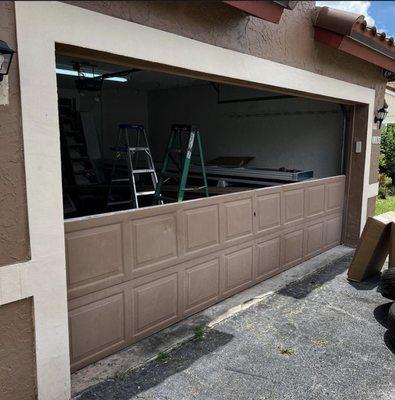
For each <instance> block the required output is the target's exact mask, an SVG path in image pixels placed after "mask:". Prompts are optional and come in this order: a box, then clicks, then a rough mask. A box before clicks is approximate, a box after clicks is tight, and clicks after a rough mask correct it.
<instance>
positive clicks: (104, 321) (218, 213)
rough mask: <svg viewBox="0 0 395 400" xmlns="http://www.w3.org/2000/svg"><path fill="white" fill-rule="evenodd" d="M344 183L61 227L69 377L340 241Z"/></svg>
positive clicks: (294, 186) (279, 190)
mask: <svg viewBox="0 0 395 400" xmlns="http://www.w3.org/2000/svg"><path fill="white" fill-rule="evenodd" d="M344 185H345V177H344V176H337V177H331V178H325V179H320V180H314V181H308V182H303V183H297V184H291V185H284V186H277V187H274V188H265V189H258V190H252V191H248V192H242V193H236V194H229V195H224V196H216V197H212V198H205V199H199V200H194V201H189V202H184V203H177V204H169V205H165V206H158V207H151V208H146V209H140V210H134V211H133V210H132V211H120V212H116V213H111V214H105V215H98V216H92V217H85V218H80V219H75V220H69V221H66V222H65V232H66V257H67V279H68V288H69V290H68V293H69V327H70V351H71V362H72V370H77V369H79V368H81V367H83V366H85V365H87V364H89V363H91V362H93V361H95V360H98V359H100V358H103V357H104V356H106V355H109V354H111V353H114V352H115V351H117V350H119V349H121V348H123V347H126V346H128V345H130V344H131V343H133V342H136V341H138V340H140V339H142V338H143V337H146V336H148V335H150V334H152V333H154V332H157V331H159V330H160V329H163V328H165V327H166V326H169V325H171V324H173V323H175V322H177V321H179V320H181V319H183V318H185V317H187V316H189V315H191V314H193V313H195V312H197V311H199V310H202V309H204V308H206V307H208V306H209V305H211V304H214V303H216V302H218V301H220V300H222V299H224V298H226V297H228V296H231V295H232V294H234V293H237V292H239V291H241V290H243V289H246V288H247V287H249V286H252V285H254V284H256V283H258V282H260V281H262V280H264V279H267V278H268V277H270V276H273V275H275V274H278V273H279V272H281V271H283V270H286V269H288V268H290V267H292V266H294V265H296V264H298V263H300V262H302V261H303V260H306V259H308V258H310V257H312V256H314V255H316V254H318V253H320V252H323V251H325V250H327V249H329V248H331V247H333V246H335V245H337V244H339V243H340V240H341V230H342V218H343V198H344Z"/></svg>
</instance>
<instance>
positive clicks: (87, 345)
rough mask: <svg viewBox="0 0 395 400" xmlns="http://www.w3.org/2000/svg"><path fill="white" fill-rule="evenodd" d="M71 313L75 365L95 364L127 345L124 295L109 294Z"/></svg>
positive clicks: (72, 348)
mask: <svg viewBox="0 0 395 400" xmlns="http://www.w3.org/2000/svg"><path fill="white" fill-rule="evenodd" d="M104 295H105V297H104V298H102V299H99V300H96V301H92V302H91V303H88V304H86V305H83V306H81V307H78V308H76V309H73V310H71V311H70V312H69V330H70V352H71V360H72V362H73V364H76V363H78V361H80V360H84V359H87V360H88V361H90V362H92V361H93V360H95V359H99V358H101V357H103V354H107V352H108V351H109V350H114V349H116V348H122V347H123V346H124V345H125V344H126V340H127V336H128V332H127V331H128V329H127V324H126V320H125V297H124V293H123V292H120V293H116V294H111V295H108V296H107V295H106V292H105V293H104Z"/></svg>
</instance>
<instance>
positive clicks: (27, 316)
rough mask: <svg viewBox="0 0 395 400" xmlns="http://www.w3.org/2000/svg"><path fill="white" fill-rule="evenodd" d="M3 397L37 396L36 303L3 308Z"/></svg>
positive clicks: (12, 399) (23, 398) (0, 355)
mask: <svg viewBox="0 0 395 400" xmlns="http://www.w3.org/2000/svg"><path fill="white" fill-rule="evenodd" d="M0 360H1V367H0V398H1V400H33V399H35V398H36V395H37V387H36V360H35V354H34V328H33V302H32V299H31V298H29V299H24V300H20V301H16V302H12V303H9V304H6V305H4V306H2V307H0Z"/></svg>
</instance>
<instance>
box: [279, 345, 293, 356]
mask: <svg viewBox="0 0 395 400" xmlns="http://www.w3.org/2000/svg"><path fill="white" fill-rule="evenodd" d="M277 348H278V351H279V352H280V354H282V355H283V356H292V355H293V354H294V351H293V350H292V349H290V348H288V347H282V346H278V347H277Z"/></svg>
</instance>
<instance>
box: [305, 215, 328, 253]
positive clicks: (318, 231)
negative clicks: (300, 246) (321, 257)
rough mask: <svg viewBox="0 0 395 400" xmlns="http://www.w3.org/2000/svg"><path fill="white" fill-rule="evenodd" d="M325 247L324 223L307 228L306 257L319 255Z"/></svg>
mask: <svg viewBox="0 0 395 400" xmlns="http://www.w3.org/2000/svg"><path fill="white" fill-rule="evenodd" d="M323 247H324V222H320V223H319V224H315V225H311V226H308V227H306V228H305V250H306V254H305V255H306V257H312V256H314V255H315V254H318V253H319V252H320V250H322V249H323Z"/></svg>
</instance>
